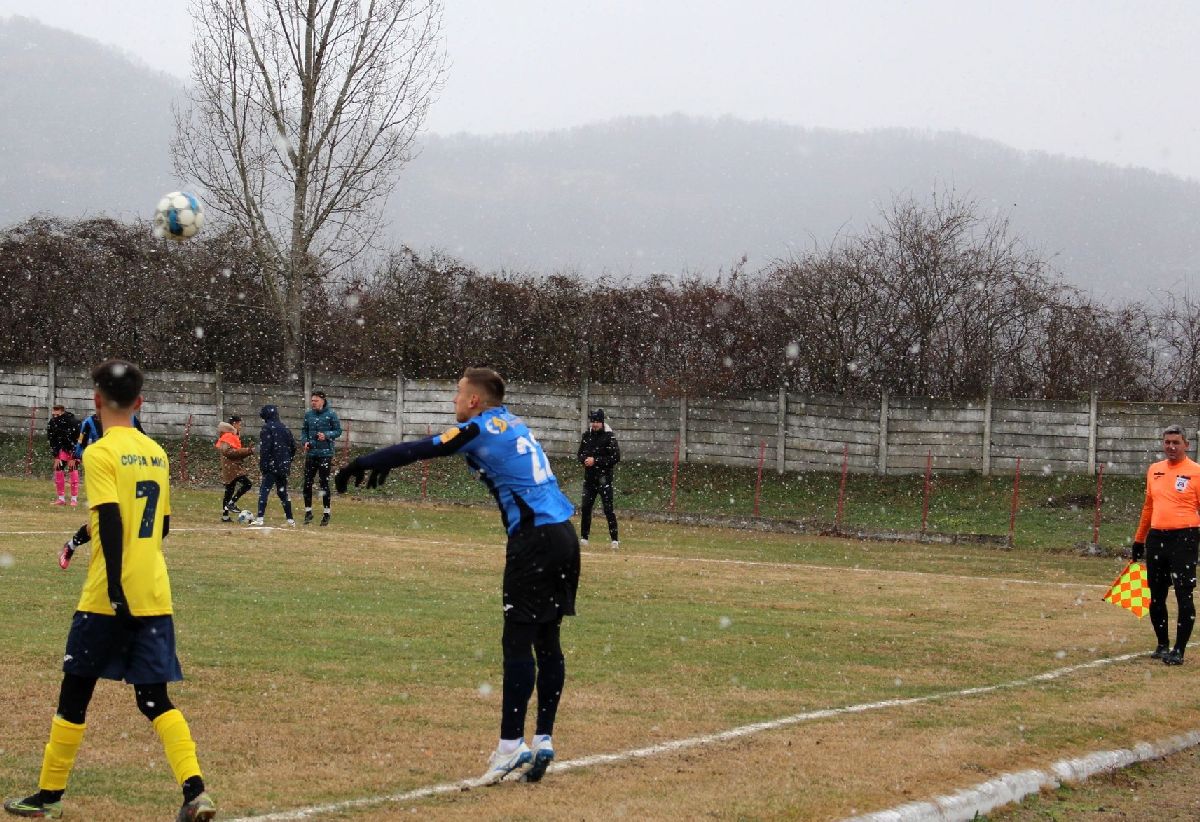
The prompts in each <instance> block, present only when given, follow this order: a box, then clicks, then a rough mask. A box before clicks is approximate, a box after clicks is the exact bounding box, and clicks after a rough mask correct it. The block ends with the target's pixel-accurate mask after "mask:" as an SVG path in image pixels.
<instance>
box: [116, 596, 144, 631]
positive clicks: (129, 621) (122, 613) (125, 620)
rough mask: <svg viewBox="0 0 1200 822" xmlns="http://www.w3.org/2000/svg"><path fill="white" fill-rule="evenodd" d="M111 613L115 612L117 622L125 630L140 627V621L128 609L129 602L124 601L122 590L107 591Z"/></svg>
mask: <svg viewBox="0 0 1200 822" xmlns="http://www.w3.org/2000/svg"><path fill="white" fill-rule="evenodd" d="M108 597H109V599H110V600H111V602H110V603H109V604H110V605H112V609H113V613H114V614H116V617H117V624H118V625H120V626H121V627H122V628H124V629H125V630H127V631H136V630H138V629H139V628H141V627H142V621H141V620H140V619H138V618H137V617H135V616H134V615H133V614H132V613H131V612H130V611H129V603H127V602H126V601H125V593H124V592H123V591H109V592H108Z"/></svg>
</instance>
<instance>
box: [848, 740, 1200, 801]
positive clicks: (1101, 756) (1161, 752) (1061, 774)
mask: <svg viewBox="0 0 1200 822" xmlns="http://www.w3.org/2000/svg"><path fill="white" fill-rule="evenodd" d="M1196 745H1200V731H1188V732H1187V733H1184V734H1180V735H1178V736H1172V737H1169V738H1167V739H1163V740H1160V741H1158V742H1139V743H1137V744H1136V745H1134V746H1133V747H1132V748H1122V749H1120V750H1116V751H1096V752H1094V753H1090V754H1087V755H1085V756H1081V757H1077V758H1075V759H1061V760H1059V761H1058V762H1055V763H1054V764H1053V765H1051V766H1050V768H1049V770H1045V771H1039V770H1029V771H1020V772H1019V773H1006V774H1002V775H1000V776H998V777H996V778H995V779H989V780H988V781H986V782H980V783H979V784H978V785H975V786H973V787H970V788H964V789H962V790H960V791H955V792H954V793H953V794H950V795H948V796H938V797H934V798H933V799H931V800H929V801H927V802H908V803H905V804H903V805H897V806H896V807H894V808H890V809H888V810H886V811H876V812H874V813H868V814H863V815H862V816H854V817H850V818H849V819H846V820H844V822H967V821H968V820H972V819H976V818H977V817H978V814H984V813H987V812H988V811H992V810H995V809H996V808H999V807H1001V806H1003V805H1008V804H1010V803H1013V802H1020V801H1021V800H1022V799H1024V798H1025V797H1027V796H1029V795H1031V794H1035V793H1038V792H1039V791H1041V790H1042V789H1043V788H1051V789H1054V788H1058V787H1059V786H1060V785H1062V783H1063V782H1082V781H1083V780H1085V779H1089V778H1090V777H1093V776H1095V775H1096V774H1100V773H1108V772H1110V771H1116V770H1119V769H1121V768H1127V767H1129V766H1130V765H1133V764H1136V763H1138V762H1145V761H1146V760H1148V759H1161V758H1163V757H1164V756H1170V755H1171V754H1175V753H1179V752H1180V751H1185V750H1187V749H1188V748H1194V747H1195V746H1196Z"/></svg>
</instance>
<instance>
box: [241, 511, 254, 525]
mask: <svg viewBox="0 0 1200 822" xmlns="http://www.w3.org/2000/svg"><path fill="white" fill-rule="evenodd" d="M238 522H240V523H241V524H242V525H249V524H250V523H252V522H254V512H253V511H247V510H246V509H245V508H243V509H242V510H241V511H238Z"/></svg>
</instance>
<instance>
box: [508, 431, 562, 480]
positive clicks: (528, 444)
mask: <svg viewBox="0 0 1200 822" xmlns="http://www.w3.org/2000/svg"><path fill="white" fill-rule="evenodd" d="M517 453H518V454H529V463H530V469H531V470H532V471H533V481H534V482H536V483H537V484H538V485H541V484H542V483H543V482H545V481H546V480H548V479H550V478H551V477H553V476H554V472H553V471H551V470H550V460H548V459H546V452H545V451H543V450H542V449H541V447H540V446H539V445H538V443H537V440H535V439H534V438H533V434H530V435H529V436H528V437H517Z"/></svg>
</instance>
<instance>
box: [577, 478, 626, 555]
mask: <svg viewBox="0 0 1200 822" xmlns="http://www.w3.org/2000/svg"><path fill="white" fill-rule="evenodd" d="M597 494H599V495H600V506H601V507H602V508H603V509H604V518H605V519H607V520H608V536H609V538H610V539H611V540H612V541H613V542H616V541H617V512H616V511H614V510H613V486H612V474H611V473H610V472H608V471H585V472H584V475H583V506H582V510H581V511H580V512H579V537H580V538H581V539H587V538H588V534H590V533H591V532H592V508H593V507H594V506H595V504H596V495H597Z"/></svg>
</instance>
